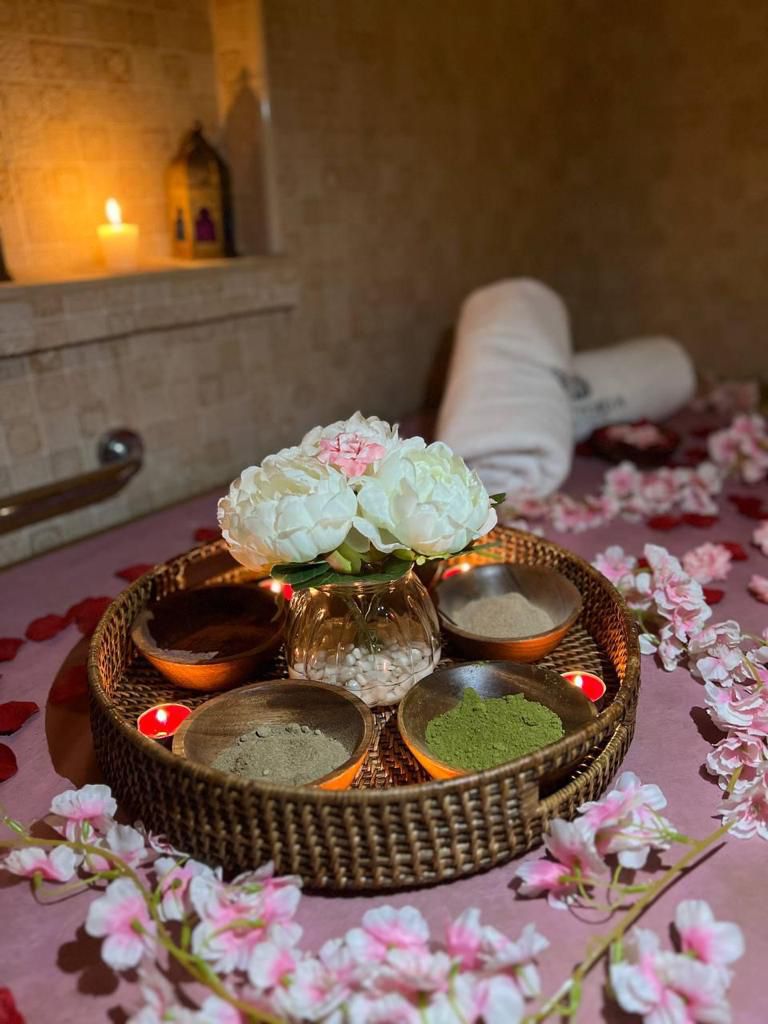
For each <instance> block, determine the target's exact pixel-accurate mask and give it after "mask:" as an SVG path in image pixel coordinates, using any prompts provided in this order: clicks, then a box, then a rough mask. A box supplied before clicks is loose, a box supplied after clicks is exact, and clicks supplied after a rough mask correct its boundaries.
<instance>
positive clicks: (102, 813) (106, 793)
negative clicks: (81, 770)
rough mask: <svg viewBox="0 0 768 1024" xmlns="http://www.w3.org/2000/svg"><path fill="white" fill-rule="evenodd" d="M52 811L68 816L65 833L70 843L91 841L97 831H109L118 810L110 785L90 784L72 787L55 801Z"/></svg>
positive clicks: (65, 822)
mask: <svg viewBox="0 0 768 1024" xmlns="http://www.w3.org/2000/svg"><path fill="white" fill-rule="evenodd" d="M51 811H52V813H53V814H58V815H59V816H60V817H62V818H64V819H65V821H64V827H63V829H61V828H60V829H58V831H60V832H63V834H64V835H65V836H66V837H67V839H68V840H69V841H70V842H75V841H77V840H82V841H87V840H88V839H89V837H91V836H92V835H93V832H94V830H95V831H96V832H106V831H107V829H108V828H109V826H110V825H111V824H112V818H113V816H114V815H115V813H116V811H117V801H116V800H115V798H114V797H113V796H112V792H111V790H110V788H109V786H100V785H93V784H89V785H87V786H83V787H82V788H80V789H68V790H66V792H64V793H59V795H58V796H55V797H54V798H53V800H52V801H51Z"/></svg>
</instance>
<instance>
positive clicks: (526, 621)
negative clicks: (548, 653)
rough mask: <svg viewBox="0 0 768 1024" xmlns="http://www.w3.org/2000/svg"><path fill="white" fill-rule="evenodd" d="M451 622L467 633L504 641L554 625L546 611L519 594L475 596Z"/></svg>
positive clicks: (539, 631) (538, 631)
mask: <svg viewBox="0 0 768 1024" xmlns="http://www.w3.org/2000/svg"><path fill="white" fill-rule="evenodd" d="M455 621H456V624H457V625H458V626H460V627H461V628H462V629H466V630H467V632H468V633H475V634H477V635H478V636H493V637H499V638H502V639H507V640H511V639H514V638H516V637H521V636H534V635H535V634H536V633H546V632H547V630H550V629H552V628H553V627H554V625H555V624H554V622H553V621H552V617H551V616H550V615H549V613H548V612H545V611H544V609H543V608H539V607H537V606H536V605H535V604H531V602H530V601H529V600H528V598H527V597H523V595H522V594H498V595H494V596H492V597H479V598H477V600H475V601H470V602H469V603H468V604H465V605H464V607H463V608H462V609H461V611H459V612H457V613H456V615H455Z"/></svg>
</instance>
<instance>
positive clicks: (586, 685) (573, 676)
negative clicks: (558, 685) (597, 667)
mask: <svg viewBox="0 0 768 1024" xmlns="http://www.w3.org/2000/svg"><path fill="white" fill-rule="evenodd" d="M561 675H562V677H563V679H567V680H568V682H569V683H571V684H572V685H573V686H577V687H578V688H579V689H580V690H581V691H582V693H583V694H584V696H585V697H589V699H590V700H591V701H592V702H593V703H594V704H597V703H598V702H599V701H601V700H602V699H603V697H604V696H605V689H606V687H605V683H604V682H603V680H602V679H601V678H600V676H596V675H595V673H594V672H585V671H583V670H582V669H578V670H576V671H574V672H562V673H561Z"/></svg>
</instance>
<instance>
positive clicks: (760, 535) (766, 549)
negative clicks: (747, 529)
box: [752, 519, 768, 555]
mask: <svg viewBox="0 0 768 1024" xmlns="http://www.w3.org/2000/svg"><path fill="white" fill-rule="evenodd" d="M752 543H753V544H754V545H755V547H758V548H760V550H761V551H762V553H763V554H764V555H768V519H766V520H765V521H764V522H762V523H760V525H759V526H758V527H757V528H756V529H755V531H754V533H753V534H752Z"/></svg>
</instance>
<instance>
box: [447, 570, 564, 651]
mask: <svg viewBox="0 0 768 1024" xmlns="http://www.w3.org/2000/svg"><path fill="white" fill-rule="evenodd" d="M433 598H434V600H435V604H436V605H437V611H438V616H439V618H440V624H441V626H442V628H443V630H444V631H445V632H446V633H447V634H448V636H449V637H450V639H451V641H452V642H453V645H454V646H455V647H456V649H457V650H458V651H459V652H460V653H461V654H463V655H466V656H468V657H470V658H494V659H497V658H498V659H509V660H513V661H522V662H530V661H536V660H537V659H539V658H542V657H544V655H545V654H548V653H549V652H550V651H551V650H553V649H554V648H555V647H556V646H557V645H558V644H559V643H560V641H561V640H562V639H563V637H564V636H565V635H566V633H567V632H568V630H569V629H570V628H571V627H572V626H573V625H574V623H575V622H576V620H577V619H578V617H579V615H580V613H581V607H582V600H581V594H580V592H579V590H578V588H577V587H576V585H575V584H574V583H572V582H571V580H569V579H567V578H566V577H565V576H563V574H562V573H559V572H557V570H556V569H551V568H550V567H549V566H543V565H542V566H538V565H518V564H515V563H510V562H494V563H491V564H487V565H473V566H469V568H467V569H466V571H464V572H459V573H455V574H453V575H450V576H448V577H447V578H445V577H443V578H442V579H441V580H440V581H439V582H438V584H437V585H436V587H435V588H434V591H433Z"/></svg>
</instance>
